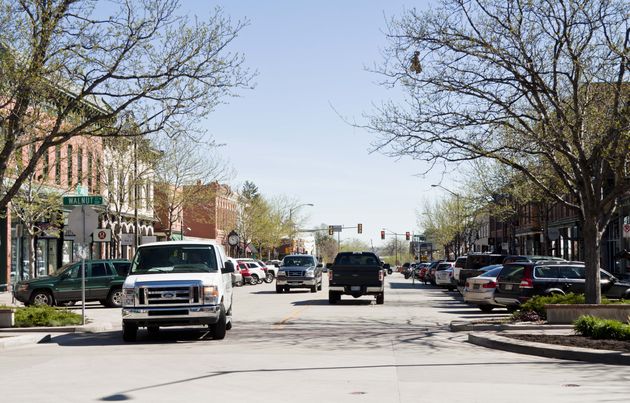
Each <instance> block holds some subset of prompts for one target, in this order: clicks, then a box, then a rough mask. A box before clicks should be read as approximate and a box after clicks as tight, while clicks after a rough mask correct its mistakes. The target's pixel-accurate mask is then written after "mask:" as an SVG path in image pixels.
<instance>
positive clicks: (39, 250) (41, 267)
mask: <svg viewBox="0 0 630 403" xmlns="http://www.w3.org/2000/svg"><path fill="white" fill-rule="evenodd" d="M47 252H48V248H47V240H46V239H38V240H37V245H36V247H35V271H36V272H37V277H42V276H46V275H47V274H48V273H47V269H48V253H47Z"/></svg>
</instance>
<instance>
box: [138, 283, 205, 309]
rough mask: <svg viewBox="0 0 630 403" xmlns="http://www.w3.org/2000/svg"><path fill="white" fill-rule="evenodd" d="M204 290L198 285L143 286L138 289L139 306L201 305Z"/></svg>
mask: <svg viewBox="0 0 630 403" xmlns="http://www.w3.org/2000/svg"><path fill="white" fill-rule="evenodd" d="M201 294H202V290H201V287H200V286H197V285H190V286H188V285H185V286H141V287H139V288H138V305H144V306H170V305H183V304H186V305H188V304H199V303H200V299H201Z"/></svg>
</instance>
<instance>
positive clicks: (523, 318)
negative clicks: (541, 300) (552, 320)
mask: <svg viewBox="0 0 630 403" xmlns="http://www.w3.org/2000/svg"><path fill="white" fill-rule="evenodd" d="M512 319H514V320H515V321H518V322H539V321H541V320H543V318H541V317H540V315H539V314H538V312H534V311H516V312H514V314H513V315H512Z"/></svg>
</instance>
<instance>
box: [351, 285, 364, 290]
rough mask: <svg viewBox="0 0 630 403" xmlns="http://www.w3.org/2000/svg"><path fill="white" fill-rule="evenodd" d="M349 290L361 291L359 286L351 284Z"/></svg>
mask: <svg viewBox="0 0 630 403" xmlns="http://www.w3.org/2000/svg"><path fill="white" fill-rule="evenodd" d="M350 291H361V286H358V285H353V286H351V287H350Z"/></svg>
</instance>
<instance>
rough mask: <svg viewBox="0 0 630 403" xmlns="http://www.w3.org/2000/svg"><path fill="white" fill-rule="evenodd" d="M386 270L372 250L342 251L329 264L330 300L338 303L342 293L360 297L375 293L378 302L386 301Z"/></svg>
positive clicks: (332, 302)
mask: <svg viewBox="0 0 630 403" xmlns="http://www.w3.org/2000/svg"><path fill="white" fill-rule="evenodd" d="M385 270H387V268H386V267H384V266H382V265H381V261H380V259H379V258H378V256H376V255H375V254H374V253H372V252H342V253H339V254H337V256H336V257H335V262H334V263H333V264H332V265H329V266H328V279H329V281H328V302H329V303H331V304H336V303H337V302H338V301H339V300H340V299H341V296H342V295H352V296H353V297H354V298H359V297H361V296H363V295H375V296H376V303H377V304H382V303H383V302H384V301H385V287H384V284H385Z"/></svg>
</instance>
